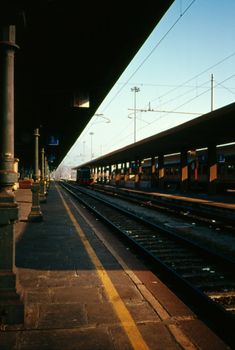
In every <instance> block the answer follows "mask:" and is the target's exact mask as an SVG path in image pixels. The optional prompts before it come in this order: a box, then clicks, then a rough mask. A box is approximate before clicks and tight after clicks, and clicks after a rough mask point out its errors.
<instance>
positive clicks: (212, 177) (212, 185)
mask: <svg viewBox="0 0 235 350" xmlns="http://www.w3.org/2000/svg"><path fill="white" fill-rule="evenodd" d="M216 184H217V156H216V145H209V146H208V193H209V194H216V187H217V186H216Z"/></svg>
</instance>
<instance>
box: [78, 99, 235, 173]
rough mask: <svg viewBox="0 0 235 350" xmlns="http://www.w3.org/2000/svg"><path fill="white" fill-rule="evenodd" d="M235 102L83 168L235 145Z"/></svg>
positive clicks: (89, 163) (95, 160)
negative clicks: (228, 144) (212, 146)
mask: <svg viewBox="0 0 235 350" xmlns="http://www.w3.org/2000/svg"><path fill="white" fill-rule="evenodd" d="M234 130H235V103H231V104H229V105H227V106H225V107H222V108H219V109H217V110H215V111H213V112H210V113H207V114H204V115H202V116H200V117H197V118H195V119H193V120H191V121H189V122H186V123H183V124H181V125H178V126H176V127H174V128H171V129H168V130H165V131H163V132H161V133H159V134H156V135H153V136H150V137H148V138H145V139H143V140H141V141H138V142H136V143H132V144H130V145H127V146H125V147H123V148H120V149H118V150H116V151H113V152H111V153H108V154H106V155H104V156H102V157H99V158H96V159H93V160H91V161H89V162H86V163H84V164H81V165H78V166H77V167H74V169H77V168H80V167H82V166H94V167H95V166H106V165H111V164H119V163H123V162H128V161H134V160H143V159H147V158H151V157H156V156H159V155H166V154H171V153H178V152H181V151H184V150H186V151H190V150H195V149H198V148H204V147H208V146H210V145H222V144H225V143H230V142H235V133H234Z"/></svg>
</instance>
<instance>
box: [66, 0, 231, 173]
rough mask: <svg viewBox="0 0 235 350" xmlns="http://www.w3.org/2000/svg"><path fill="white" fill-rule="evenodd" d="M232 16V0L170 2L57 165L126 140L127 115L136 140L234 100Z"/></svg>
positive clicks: (93, 154) (90, 156)
mask: <svg viewBox="0 0 235 350" xmlns="http://www.w3.org/2000/svg"><path fill="white" fill-rule="evenodd" d="M234 18H235V1H234V0H223V1H221V0H175V1H174V3H173V4H172V6H171V7H170V8H169V10H168V11H167V12H166V14H165V16H164V17H163V18H162V19H161V21H160V22H159V23H158V25H157V26H156V28H155V29H154V30H153V32H152V33H151V34H150V36H149V37H148V39H147V40H146V42H145V43H144V45H143V46H142V47H141V49H140V50H139V51H138V53H137V54H136V55H135V57H134V58H133V60H132V61H131V62H130V64H129V65H128V67H127V68H126V69H125V71H124V72H123V74H122V75H121V76H120V78H119V79H118V81H117V82H116V84H115V85H114V86H113V88H112V89H111V91H110V92H109V94H108V95H107V96H106V98H105V99H104V101H103V102H102V103H101V105H100V106H99V108H98V109H97V111H96V113H95V114H97V115H94V116H93V117H92V118H91V120H90V122H89V123H88V124H87V126H86V128H85V129H84V131H83V132H82V134H81V135H80V136H79V137H78V139H77V141H76V143H75V144H74V145H73V147H72V148H71V150H70V151H69V152H68V154H67V156H66V157H65V158H64V160H63V162H62V165H66V166H71V167H73V166H77V165H80V164H83V163H85V162H87V161H89V160H91V159H95V158H97V157H100V156H101V155H105V154H107V153H109V152H111V151H114V150H116V149H119V148H121V147H124V146H126V145H128V144H131V143H133V142H134V120H135V118H134V114H135V113H136V114H135V116H136V141H139V140H141V139H144V138H146V137H149V136H152V135H154V134H158V133H160V132H162V131H164V130H166V129H169V128H172V127H174V126H176V125H179V124H181V123H184V122H186V121H189V120H191V119H193V118H197V117H199V116H200V115H202V114H204V113H207V112H210V111H211V108H213V109H214V110H215V109H217V108H220V107H222V106H225V105H227V104H230V103H232V102H234V98H235V20H234ZM212 75H213V83H212ZM212 85H213V107H212V103H211V91H212V89H211V87H212ZM134 87H137V88H138V90H139V91H138V92H134V91H133V90H134V89H133V88H134ZM135 98H136V112H135V113H134V99H135ZM148 109H151V110H152V111H148ZM141 110H142V111H141ZM176 112H177V113H176Z"/></svg>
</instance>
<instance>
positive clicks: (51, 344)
mask: <svg viewBox="0 0 235 350" xmlns="http://www.w3.org/2000/svg"><path fill="white" fill-rule="evenodd" d="M16 197H17V201H18V203H19V206H20V220H19V222H18V223H17V224H16V275H17V290H18V293H20V295H21V298H22V300H23V301H24V305H25V311H24V314H25V316H24V324H22V325H14V326H8V325H4V324H2V325H1V331H0V349H1V350H13V349H14V350H15V349H16V350H39V349H40V350H75V349H76V350H78V349H79V350H80V349H81V350H128V349H136V350H142V349H146V350H147V349H152V350H158V349H162V350H168V349H169V350H180V349H190V350H196V349H204V350H210V349H211V350H223V349H229V347H228V346H226V344H225V343H224V342H223V341H222V340H221V339H220V338H218V337H217V336H216V335H215V334H214V333H213V332H212V331H211V330H210V329H209V328H208V327H207V326H206V325H205V324H203V322H201V321H200V320H199V319H197V317H196V316H195V314H194V313H193V312H192V311H191V310H190V309H189V308H187V307H186V306H185V305H184V304H183V303H182V302H181V301H180V300H179V299H178V298H177V297H176V296H175V295H174V294H173V293H172V292H171V291H170V290H169V289H168V288H167V287H166V286H165V285H164V284H163V283H162V282H161V281H160V280H159V279H158V278H157V277H156V276H154V275H153V274H152V273H151V272H150V271H148V269H147V268H146V267H145V266H144V265H143V264H142V262H141V261H139V260H138V259H137V258H136V257H135V256H134V255H133V254H132V253H131V252H130V251H129V250H128V248H127V247H125V245H124V244H123V243H122V242H120V241H119V240H118V239H117V238H116V237H115V236H114V235H112V232H110V229H108V228H106V227H104V226H103V224H102V223H101V222H99V221H98V220H97V219H96V218H95V217H94V216H93V215H91V214H89V213H88V212H87V210H86V209H85V208H83V207H81V206H80V208H76V206H75V204H74V202H73V200H71V199H69V196H68V195H67V194H66V193H65V192H64V191H63V190H62V189H61V188H60V186H59V185H58V184H55V183H52V184H51V187H50V190H49V195H48V197H47V202H46V203H43V204H41V210H42V212H43V221H42V222H37V223H29V222H27V217H28V214H29V211H30V206H31V192H30V190H28V189H19V190H18V191H17V192H16Z"/></svg>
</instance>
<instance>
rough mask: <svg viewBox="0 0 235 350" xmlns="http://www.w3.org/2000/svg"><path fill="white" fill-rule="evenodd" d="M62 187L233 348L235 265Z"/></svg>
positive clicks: (84, 192)
mask: <svg viewBox="0 0 235 350" xmlns="http://www.w3.org/2000/svg"><path fill="white" fill-rule="evenodd" d="M63 186H64V187H65V188H66V189H67V190H68V191H69V192H70V193H71V194H72V195H73V196H75V197H76V198H77V199H78V200H79V201H80V202H82V203H83V204H84V205H85V206H86V207H88V208H90V209H91V210H92V211H93V212H94V213H95V214H96V215H98V216H99V217H100V218H102V220H104V221H105V222H106V223H108V224H109V225H112V227H114V228H115V229H116V230H117V231H118V232H119V233H121V234H122V237H123V238H125V240H127V241H128V242H129V243H130V244H131V245H132V246H133V247H134V248H135V249H137V250H138V252H139V253H141V254H142V255H144V256H145V258H146V259H148V261H151V264H152V266H154V270H155V271H157V272H158V273H161V276H164V279H165V280H166V281H168V282H170V285H171V286H173V288H174V289H176V290H178V291H180V292H181V294H182V295H184V300H185V296H186V300H185V301H186V302H189V303H190V304H192V305H194V309H195V311H196V312H198V313H199V315H200V316H201V317H203V319H204V320H206V321H207V322H208V324H209V325H210V326H211V328H213V329H214V331H216V332H217V334H219V336H220V337H221V338H223V339H224V340H225V341H226V342H227V343H228V344H229V345H231V344H233V345H234V344H235V334H234V330H235V263H234V262H232V261H230V260H228V259H226V258H225V257H223V256H220V255H217V254H215V253H214V252H211V251H209V250H207V249H205V248H203V247H200V246H199V245H197V244H195V243H192V242H190V241H188V240H187V239H183V238H182V237H181V236H178V235H177V234H176V233H175V232H174V231H173V230H172V229H169V228H168V229H167V228H163V227H161V226H159V225H157V224H153V223H151V222H149V221H148V220H146V219H145V218H141V217H140V216H139V215H135V214H134V213H132V212H130V211H128V210H127V209H124V208H121V207H120V206H117V205H116V204H115V202H114V203H111V202H110V200H109V201H108V202H107V200H105V198H104V196H102V198H101V195H99V196H98V197H97V194H96V193H94V191H92V190H87V189H81V188H79V189H78V188H77V187H76V186H73V185H70V184H63Z"/></svg>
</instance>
